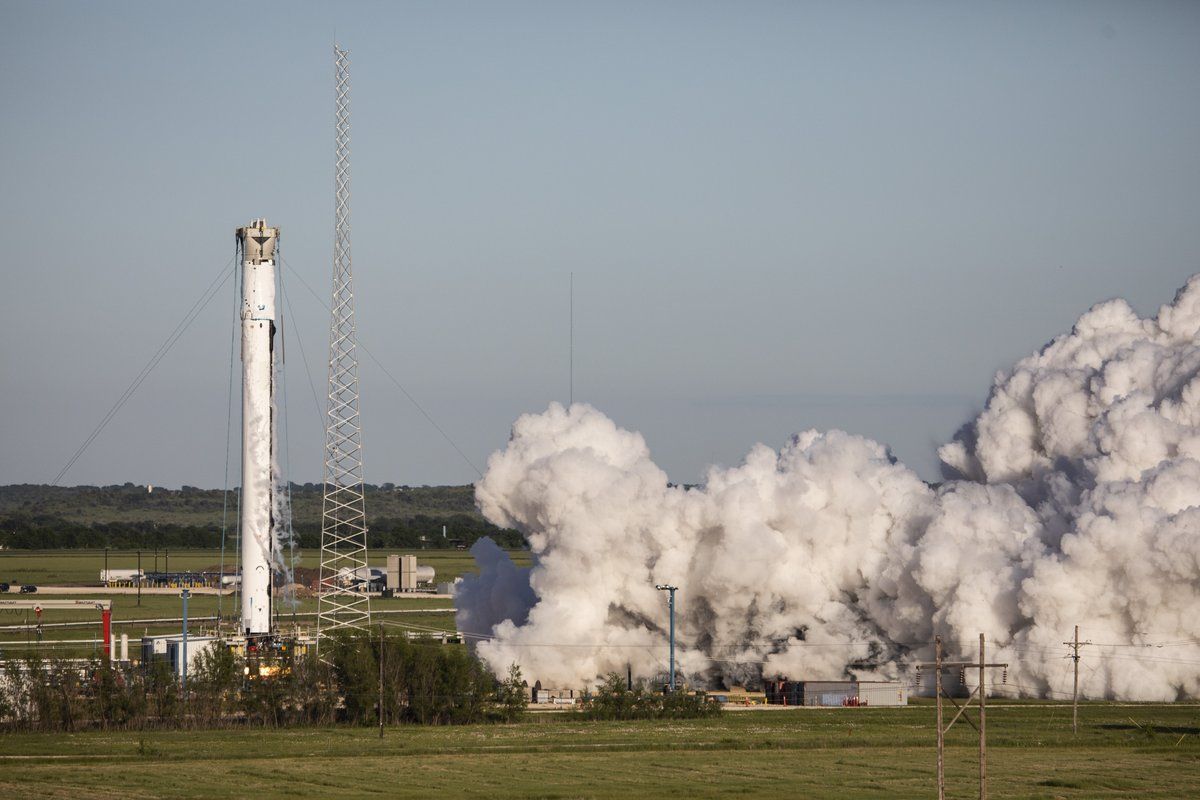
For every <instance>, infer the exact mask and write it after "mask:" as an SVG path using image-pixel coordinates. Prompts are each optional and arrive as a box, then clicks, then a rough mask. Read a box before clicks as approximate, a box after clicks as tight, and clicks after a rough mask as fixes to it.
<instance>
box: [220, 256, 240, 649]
mask: <svg viewBox="0 0 1200 800" xmlns="http://www.w3.org/2000/svg"><path fill="white" fill-rule="evenodd" d="M234 242H235V244H234V246H233V247H234V252H233V259H234V263H235V264H236V263H237V260H238V255H239V253H240V251H241V249H242V245H241V242H240V240H238V239H236V238H235V239H234ZM238 299H239V298H238V285H237V281H234V282H233V324H232V325H231V326H230V334H229V391H228V397H227V399H226V401H225V483H224V487H225V491H224V493H223V496H222V498H221V577H220V578H218V579H217V580H218V583H217V628H218V629H219V628H220V627H221V622H222V613H221V612H222V611H223V610H224V600H225V595H224V593H223V592H222V590H223V589H224V588H225V534H226V532H227V531H228V530H229V449H230V446H229V438H230V437H229V435H230V432H231V431H232V429H233V366H234V357H233V356H234V353H235V351H236V350H237V334H238V327H239V326H238Z"/></svg>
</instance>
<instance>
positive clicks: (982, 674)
mask: <svg viewBox="0 0 1200 800" xmlns="http://www.w3.org/2000/svg"><path fill="white" fill-rule="evenodd" d="M985 644H986V643H985V641H984V636H983V634H982V633H981V634H979V661H977V662H976V661H946V660H945V658H944V657H943V652H942V637H941V636H935V637H934V638H933V646H934V661H933V663H928V662H926V663H921V664H917V665H916V667H917V671H918V672H917V674H918V675H919V674H920V669H921V668H922V667H933V669H934V676H933V679H934V692H935V693H936V695H937V783H938V800H946V732H947V731H949V730H950V728H952V727H953V726H954V723H955V722H958V718H959V717H963V716H964V712H965V711H966V710H967V709H968V708H970V707H971V699H972V698H973V697H975V696H976V695H977V694H978V696H979V725H976V724H975V723H974V722H972V721H971V718H970V717H969V716H966V717H964V719H966V721H967V724H969V725H970V726H971V727H973V728H975V729H976V730H977V731H978V732H979V800H987V728H986V727H985V722H986V715H987V684H986V676H987V672H986V671H987V670H988V669H994V668H1003V669H1008V664H1007V663H990V662H988V661H987V659H986V658H985V652H984V647H985ZM967 667H978V668H979V685H978V686H976V687H975V688H974V689H973V690H972V691H971V694H970V695H968V696H967V702H966V703H965V704H963V705H962V706H959V705H958V703H956V702H955V701H954V698H952V697H950V696H949V695H947V694H946V693H945V691H944V690H943V689H942V671H943V670H946V669H953V668H958V669H960V670H965V669H966V668H967ZM943 696H945V697H946V699H948V700H949V701H950V702H951V703H954V706H955V707H956V708H957V709H958V713H957V714H955V715H954V718H953V719H951V720H950V723H949V724H947V725H944V726H943V724H942V697H943Z"/></svg>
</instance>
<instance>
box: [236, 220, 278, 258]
mask: <svg viewBox="0 0 1200 800" xmlns="http://www.w3.org/2000/svg"><path fill="white" fill-rule="evenodd" d="M237 237H238V240H239V241H240V242H241V243H242V252H243V253H244V254H245V255H244V258H245V260H246V261H247V262H248V263H251V264H257V263H261V262H263V261H274V260H275V244H276V243H277V242H278V241H279V228H272V227H270V226H268V225H267V221H266V220H265V219H257V220H255V221H254V222H251V223H250V224H249V225H247V226H245V227H242V228H238V229H237Z"/></svg>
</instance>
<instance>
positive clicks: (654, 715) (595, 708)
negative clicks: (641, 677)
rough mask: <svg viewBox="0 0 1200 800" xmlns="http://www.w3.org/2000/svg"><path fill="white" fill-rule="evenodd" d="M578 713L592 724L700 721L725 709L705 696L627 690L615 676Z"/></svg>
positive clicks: (642, 686)
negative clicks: (619, 721) (641, 720)
mask: <svg viewBox="0 0 1200 800" xmlns="http://www.w3.org/2000/svg"><path fill="white" fill-rule="evenodd" d="M577 713H578V714H579V715H580V716H582V717H583V718H584V719H591V720H627V719H698V718H700V717H711V716H715V715H717V714H720V713H721V707H720V706H718V705H717V704H716V703H714V702H712V701H711V700H709V699H708V697H707V696H706V695H705V694H704V693H703V692H697V693H696V694H686V693H684V692H675V693H673V694H661V693H659V692H653V691H649V690H647V688H646V686H645V684H644V683H641V682H639V683H638V684H637V685H636V686H634V687H633V688H632V689H627V688H626V686H625V680H624V679H623V678H622V677H621V676H620V675H618V674H617V673H615V672H614V673H612V674H610V675H609V676H608V677H607V678H605V680H604V683H602V684H601V685H600V688H599V689H597V690H596V693H595V694H593V695H590V696H588V697H586V698H585V699H584V701H583V704H582V705H581V707H580V709H579V711H578V712H577Z"/></svg>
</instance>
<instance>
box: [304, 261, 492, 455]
mask: <svg viewBox="0 0 1200 800" xmlns="http://www.w3.org/2000/svg"><path fill="white" fill-rule="evenodd" d="M284 264H285V266H287V268H288V269H292V266H291V265H290V264H288V263H287V262H284ZM296 279H297V280H299V281H300V283H301V284H302V285H303V286H304V288H305V289H307V290H308V293H309V294H311V295H312V296H313V297H314V298H315V299H316V301H317V302H318V303H320V304H321V307H322V308H324V309H325V310H326V311H329V310H330V309H329V305H328V304H327V303H326V302H325V301H324V300H323V299H322V298H321V296H320V295H319V294H317V293H316V292H315V291H314V290H313V288H312V287H311V286H309V285H308V282H307V281H305V280H304V276H302V275H301V274H300V273H299V272H297V273H296ZM357 344H358V346H359V347H360V348H362V351H363V352H364V353H366V354H367V358H369V359H371V361H373V362H375V365H376V366H377V367H379V369H380V370H382V372H383V374H384V375H386V376H387V378H388V380H390V381H391V382H392V383H393V384H394V385H395V386H396V388H397V389H399V390H400V393H401V394H403V395H404V396H405V397H407V398H408V401H409V402H410V403H412V404H413V408H415V409H417V411H419V412H420V414H421V416H423V417H424V418H425V420H426V421H427V422H428V423H429V424H430V425H432V426H433V429H434V430H436V431H437V432H438V433H439V434H441V436H442V438H443V439H445V440H446V443H447V444H449V445H450V446H451V447H452V448H454V452H456V453H458V456H459V458H461V459H462V460H463V461H464V462H466V464H467V466H469V467H470V468H471V469H473V470H474V471H475V474H476V475H478V476H479V477H481V478H482V477H483V471H482V470H480V469H479V467H477V466H475V462H474V461H472V460H471V459H470V458H468V457H467V454H466V453H464V452H463V451H462V448H460V447H459V446H458V444H457V443H455V441H454V440H453V439H451V438H450V434H448V433H446V431H445V430H444V429H443V428H442V426H441V425H438V424H437V421H436V420H434V418H433V417H432V416H431V415H430V414H429V412H428V411H426V410H425V408H424V407H423V406H422V405H421V404H420V403H419V402H417V398H415V397H413V396H412V394H411V393H410V392H409V391H408V389H405V388H404V385H403V384H401V383H400V381H398V380H397V379H396V376H395V375H393V374H392V373H391V372H390V371H388V368H387V367H385V366H384V365H383V363H382V362H381V361H380V360H379V359H378V358H376V357H375V354H374V353H372V352H371V351H370V350H369V349H367V346H366V345H365V344H363V343H362V341H361V340H360V341H358V343H357ZM314 391H315V390H314Z"/></svg>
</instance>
